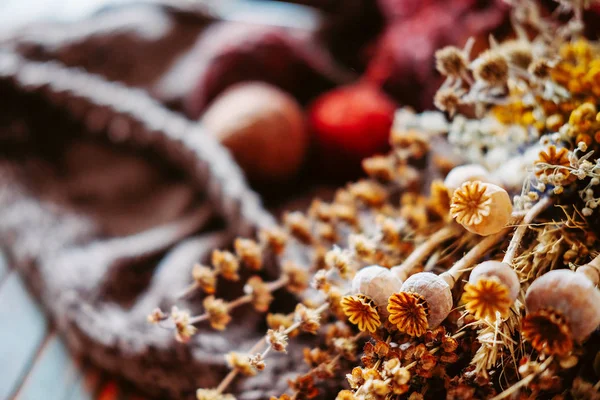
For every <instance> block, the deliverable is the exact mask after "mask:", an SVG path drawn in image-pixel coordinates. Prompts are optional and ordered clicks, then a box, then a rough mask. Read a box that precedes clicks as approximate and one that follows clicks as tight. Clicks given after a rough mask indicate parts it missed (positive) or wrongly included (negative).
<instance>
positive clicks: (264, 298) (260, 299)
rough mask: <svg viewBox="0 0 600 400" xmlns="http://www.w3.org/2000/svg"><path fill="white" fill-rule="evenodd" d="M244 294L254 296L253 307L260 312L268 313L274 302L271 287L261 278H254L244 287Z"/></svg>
mask: <svg viewBox="0 0 600 400" xmlns="http://www.w3.org/2000/svg"><path fill="white" fill-rule="evenodd" d="M244 292H245V293H246V294H249V295H251V296H252V305H253V306H254V308H255V309H256V311H258V312H266V311H267V310H268V309H269V305H270V304H271V302H272V301H273V296H272V295H271V291H270V290H269V285H267V284H266V283H264V282H263V280H262V279H261V278H260V277H259V276H252V277H250V279H248V281H247V282H246V285H244Z"/></svg>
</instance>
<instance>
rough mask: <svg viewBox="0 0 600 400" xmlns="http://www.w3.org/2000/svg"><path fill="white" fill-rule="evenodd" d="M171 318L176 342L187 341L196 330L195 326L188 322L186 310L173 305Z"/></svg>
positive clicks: (188, 316) (188, 317)
mask: <svg viewBox="0 0 600 400" xmlns="http://www.w3.org/2000/svg"><path fill="white" fill-rule="evenodd" d="M171 320H173V323H174V324H175V339H176V340H177V341H178V342H181V343H187V342H188V341H189V340H190V339H191V337H192V336H193V335H194V334H195V333H196V331H197V329H196V327H195V326H193V325H191V324H190V313H189V312H187V311H181V310H179V309H178V308H177V307H173V309H172V310H171Z"/></svg>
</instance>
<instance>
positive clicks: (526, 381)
mask: <svg viewBox="0 0 600 400" xmlns="http://www.w3.org/2000/svg"><path fill="white" fill-rule="evenodd" d="M553 360H554V358H553V357H552V356H550V357H548V358H547V359H546V361H544V363H543V364H541V365H540V368H539V369H538V370H537V371H535V372H534V373H532V374H531V375H527V376H526V377H525V378H523V379H521V380H520V381H519V382H517V383H515V384H514V385H512V386H511V387H509V388H508V389H506V390H505V391H504V392H502V393H500V394H499V395H497V396H496V397H493V398H492V399H491V400H501V399H505V398H507V397H509V396H511V395H512V394H514V393H516V392H517V391H518V390H519V389H521V388H522V387H523V386H527V385H529V384H530V383H531V382H532V381H533V380H534V379H535V378H536V377H537V376H538V375H540V374H541V373H542V372H544V371H545V370H546V369H547V368H548V367H549V366H550V364H551V363H552V361H553Z"/></svg>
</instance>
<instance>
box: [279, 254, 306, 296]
mask: <svg viewBox="0 0 600 400" xmlns="http://www.w3.org/2000/svg"><path fill="white" fill-rule="evenodd" d="M281 271H282V274H283V275H284V276H285V278H286V279H287V283H286V285H285V287H286V288H287V290H288V291H290V292H291V293H302V292H303V291H304V290H306V288H308V284H309V279H310V277H309V275H308V272H307V271H306V270H305V269H304V268H302V267H300V266H298V265H296V264H294V263H293V262H291V261H287V262H285V263H284V264H283V266H282V267H281Z"/></svg>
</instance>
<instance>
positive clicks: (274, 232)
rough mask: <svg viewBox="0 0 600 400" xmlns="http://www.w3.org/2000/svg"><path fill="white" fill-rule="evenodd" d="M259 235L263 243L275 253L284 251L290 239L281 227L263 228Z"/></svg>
mask: <svg viewBox="0 0 600 400" xmlns="http://www.w3.org/2000/svg"><path fill="white" fill-rule="evenodd" d="M258 237H259V240H260V243H261V245H263V246H264V247H267V248H269V249H271V251H272V252H273V253H275V254H282V253H283V251H284V250H285V245H286V244H287V239H288V238H287V234H286V233H285V232H284V231H283V230H281V229H279V228H270V229H263V230H261V231H260V233H259V235H258Z"/></svg>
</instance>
